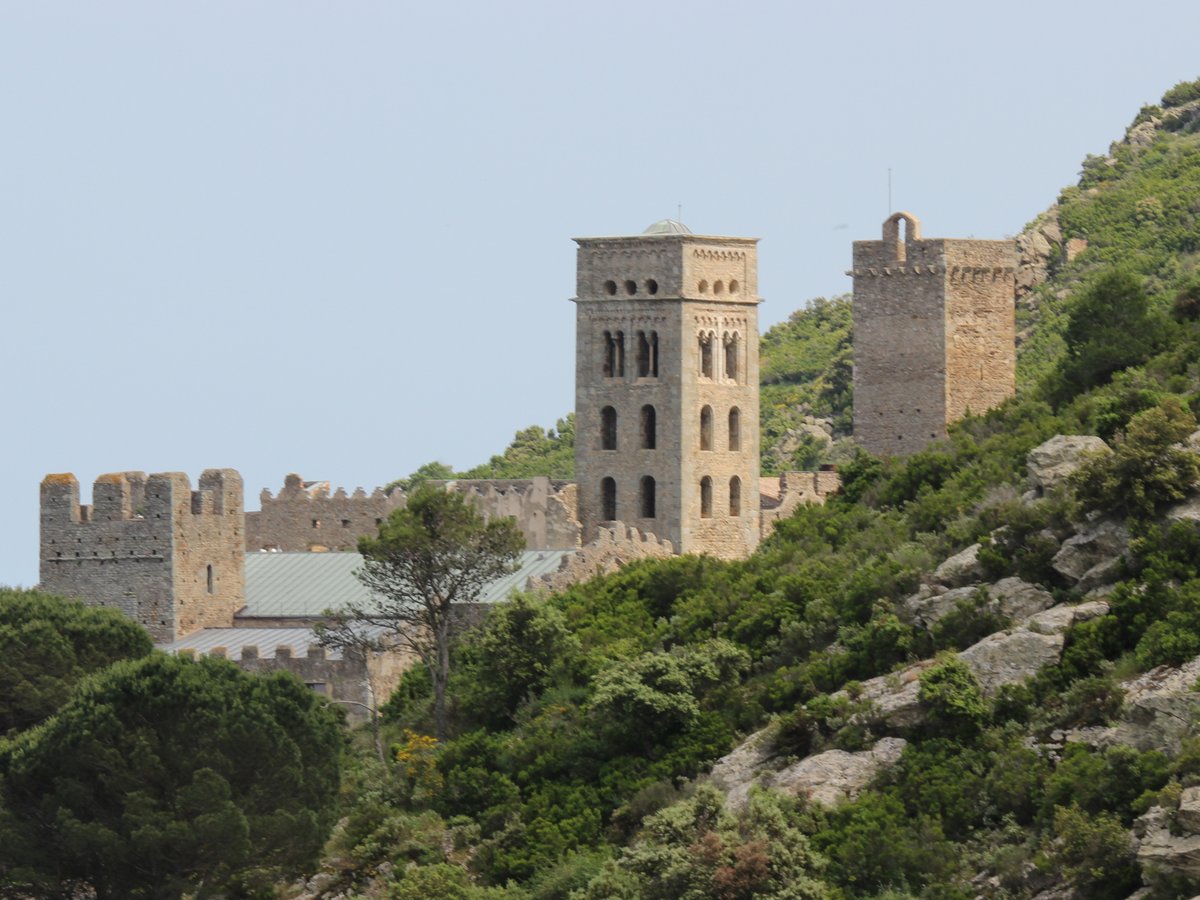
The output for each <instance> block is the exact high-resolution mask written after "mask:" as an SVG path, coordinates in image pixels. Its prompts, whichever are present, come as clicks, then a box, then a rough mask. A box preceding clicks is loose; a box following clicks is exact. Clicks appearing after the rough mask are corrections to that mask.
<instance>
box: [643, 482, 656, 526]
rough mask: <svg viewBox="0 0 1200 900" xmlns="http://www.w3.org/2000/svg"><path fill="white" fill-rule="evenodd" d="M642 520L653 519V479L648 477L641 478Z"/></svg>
mask: <svg viewBox="0 0 1200 900" xmlns="http://www.w3.org/2000/svg"><path fill="white" fill-rule="evenodd" d="M642 518H643V519H653V518H654V479H653V478H651V477H650V476H649V475H643V476H642Z"/></svg>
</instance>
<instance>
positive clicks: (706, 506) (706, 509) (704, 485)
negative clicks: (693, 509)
mask: <svg viewBox="0 0 1200 900" xmlns="http://www.w3.org/2000/svg"><path fill="white" fill-rule="evenodd" d="M700 518H702V519H711V518H712V479H711V478H709V477H708V476H707V475H705V476H704V477H703V478H701V479H700Z"/></svg>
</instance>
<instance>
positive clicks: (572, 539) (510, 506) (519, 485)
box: [435, 475, 580, 550]
mask: <svg viewBox="0 0 1200 900" xmlns="http://www.w3.org/2000/svg"><path fill="white" fill-rule="evenodd" d="M435 483H437V484H442V485H444V486H445V487H446V489H447V490H451V491H457V492H458V493H461V494H462V495H463V496H465V497H466V498H467V500H468V501H469V502H470V503H471V504H472V505H473V506H474V507H475V508H476V509H478V510H479V511H480V512H481V513H482V514H483V516H484V517H485V518H487V519H491V518H492V517H494V516H509V517H511V518H512V519H514V520H515V521H516V523H517V527H518V528H520V529H521V533H522V534H524V535H525V546H526V547H528V548H529V549H531V550H569V549H571V548H572V547H578V546H579V544H580V541H579V534H580V528H579V519H578V517H577V515H578V514H577V510H576V505H577V491H576V488H575V483H574V482H570V481H551V480H550V479H549V478H547V477H546V476H544V475H539V476H535V477H534V478H521V479H509V480H503V479H490V480H485V479H459V480H456V481H443V482H435Z"/></svg>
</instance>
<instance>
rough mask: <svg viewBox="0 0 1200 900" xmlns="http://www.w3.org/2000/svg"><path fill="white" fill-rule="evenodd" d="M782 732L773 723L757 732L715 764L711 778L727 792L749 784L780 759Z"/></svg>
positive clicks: (710, 774)
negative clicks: (779, 736)
mask: <svg viewBox="0 0 1200 900" xmlns="http://www.w3.org/2000/svg"><path fill="white" fill-rule="evenodd" d="M778 730H779V729H778V728H777V727H776V726H775V725H774V724H772V725H768V726H767V727H766V728H762V729H759V730H758V731H756V732H754V734H752V735H750V736H749V737H748V738H746V740H744V741H742V742H741V743H740V744H738V745H737V746H736V747H734V748H733V749H732V750H731V751H729V753H727V754H726V755H725V756H722V757H721V758H720V759H718V760H717V761H716V762H715V763H714V764H713V767H712V771H711V772H710V773H709V778H711V779H712V782H713V783H714V784H715V785H716V786H717V787H719V788H721V790H724V791H732V790H733V789H735V788H737V787H738V786H739V785H742V784H747V785H748V784H749V783H750V782H751V781H753V779H754V777H755V775H756V774H758V773H759V772H761V771H763V770H764V769H767V768H769V767H770V764H771V762H772V761H773V760H775V759H776V758H777V757H778V755H779V753H778V751H777V750H776V749H775V735H776V734H777V733H778Z"/></svg>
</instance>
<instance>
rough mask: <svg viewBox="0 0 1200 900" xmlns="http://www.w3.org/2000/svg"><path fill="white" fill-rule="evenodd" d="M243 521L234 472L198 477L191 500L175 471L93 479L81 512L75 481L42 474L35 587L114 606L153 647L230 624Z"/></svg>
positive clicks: (240, 584)
mask: <svg viewBox="0 0 1200 900" xmlns="http://www.w3.org/2000/svg"><path fill="white" fill-rule="evenodd" d="M242 519H243V504H242V476H241V475H239V474H238V473H237V472H236V471H234V470H233V469H206V470H205V471H204V474H203V475H201V476H200V489H199V490H197V491H193V490H192V486H191V482H190V481H189V480H188V477H187V475H185V474H183V473H182V472H162V473H159V474H156V475H151V476H150V477H149V478H147V477H146V475H145V474H144V473H142V472H116V473H113V474H110V475H101V476H100V477H99V478H98V479H96V483H95V485H94V486H93V488H92V504H91V505H90V506H87V505H81V504H80V502H79V482H78V480H76V478H75V476H74V475H71V474H69V473H68V474H62V475H47V476H46V477H45V478H44V479H42V490H41V526H42V540H41V545H42V546H41V573H40V574H41V582H42V587H43V588H45V590H47V591H49V592H51V593H55V594H62V595H63V596H66V597H78V598H80V599H81V600H83V601H84V602H85V603H88V604H90V605H92V606H111V607H115V608H116V609H119V610H121V611H122V612H123V613H125V614H126V615H127V616H129V617H130V618H131V619H133V620H134V621H136V622H138V623H139V624H140V625H142V626H143V627H144V628H145V629H146V630H147V631H149V632H150V636H151V637H152V638H154V640H155V642H157V643H165V642H169V641H173V640H175V639H176V638H179V637H182V636H183V635H185V634H189V633H190V632H193V631H197V630H199V629H201V628H208V627H213V626H229V625H232V624H233V614H234V613H235V612H237V611H238V610H239V609H241V608H242V607H243V606H244V605H245V603H246V599H245V572H244V569H245V558H246V539H245V536H244V535H243V521H242Z"/></svg>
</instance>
